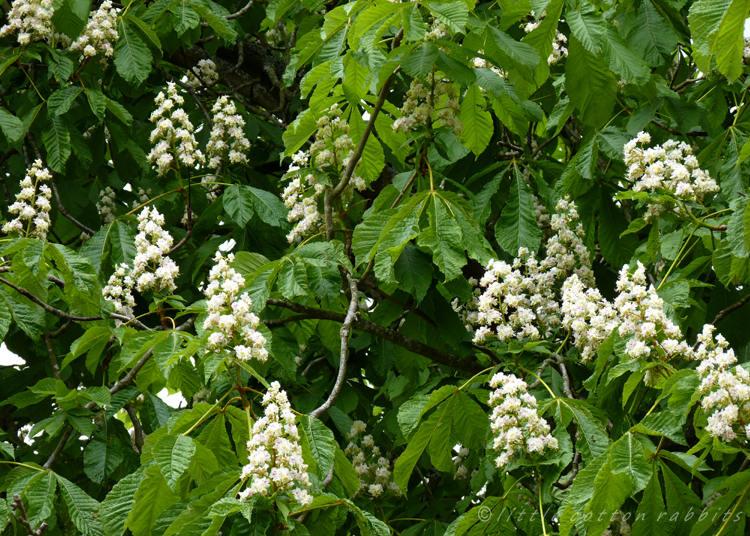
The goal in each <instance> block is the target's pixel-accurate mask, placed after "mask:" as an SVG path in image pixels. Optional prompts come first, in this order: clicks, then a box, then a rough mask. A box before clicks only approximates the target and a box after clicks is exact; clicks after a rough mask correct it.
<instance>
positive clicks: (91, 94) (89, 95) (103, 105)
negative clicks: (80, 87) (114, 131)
mask: <svg viewBox="0 0 750 536" xmlns="http://www.w3.org/2000/svg"><path fill="white" fill-rule="evenodd" d="M86 99H87V100H88V102H89V106H90V107H91V111H92V112H94V115H95V116H96V117H97V118H98V119H99V122H100V123H101V122H102V121H104V112H105V111H106V109H107V97H105V96H104V93H102V92H101V91H97V90H95V89H86Z"/></svg>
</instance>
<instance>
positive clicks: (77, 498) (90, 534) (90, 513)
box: [55, 475, 105, 536]
mask: <svg viewBox="0 0 750 536" xmlns="http://www.w3.org/2000/svg"><path fill="white" fill-rule="evenodd" d="M55 476H57V483H58V486H59V489H60V495H62V497H63V500H64V501H65V505H66V506H67V507H68V514H69V515H70V519H71V520H72V521H73V524H74V525H75V526H76V528H77V529H78V530H80V531H81V532H83V533H84V534H86V536H105V534H104V528H103V527H102V522H101V520H100V519H99V503H98V502H97V501H95V500H94V499H92V498H91V497H89V496H88V495H87V494H86V493H85V492H84V491H83V490H82V489H81V488H79V487H78V486H76V485H75V484H73V483H72V482H71V481H70V480H68V479H66V478H63V477H61V476H60V475H55Z"/></svg>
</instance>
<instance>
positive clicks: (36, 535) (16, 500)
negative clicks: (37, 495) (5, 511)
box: [2, 493, 47, 536]
mask: <svg viewBox="0 0 750 536" xmlns="http://www.w3.org/2000/svg"><path fill="white" fill-rule="evenodd" d="M10 506H11V507H12V508H15V509H16V519H18V522H19V523H20V524H21V525H23V527H24V528H25V529H26V532H27V533H28V534H29V536H41V535H42V533H43V532H44V531H45V530H47V523H46V522H42V524H41V525H39V528H38V529H36V530H34V528H33V527H32V526H31V521H29V516H28V514H26V509H25V508H24V507H23V501H22V500H21V496H20V495H19V494H17V493H16V494H15V495H13V502H11V503H10ZM2 528H3V529H4V528H5V527H4V526H3V527H2Z"/></svg>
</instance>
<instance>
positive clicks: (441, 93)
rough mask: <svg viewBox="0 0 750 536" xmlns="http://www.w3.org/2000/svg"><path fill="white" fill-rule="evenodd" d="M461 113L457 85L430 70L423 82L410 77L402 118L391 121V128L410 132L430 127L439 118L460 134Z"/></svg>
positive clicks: (461, 128)
mask: <svg viewBox="0 0 750 536" xmlns="http://www.w3.org/2000/svg"><path fill="white" fill-rule="evenodd" d="M460 113H461V105H460V104H459V103H458V90H457V88H456V85H455V84H454V83H453V82H452V81H451V80H450V79H448V78H445V77H444V76H443V74H442V73H439V72H437V73H430V74H429V75H428V76H427V80H426V82H422V81H420V80H419V79H417V78H415V79H414V80H412V82H411V86H410V87H409V91H407V92H406V100H405V101H404V104H403V106H402V107H401V117H399V118H398V119H396V121H394V122H393V130H394V131H395V132H399V131H401V132H410V131H413V130H419V129H420V128H432V126H433V123H434V122H435V121H439V122H440V124H441V125H442V126H444V127H446V128H447V129H449V130H452V131H453V132H454V133H455V134H456V136H460V135H461V133H462V131H463V123H461V121H460V120H459V118H458V116H459V114H460Z"/></svg>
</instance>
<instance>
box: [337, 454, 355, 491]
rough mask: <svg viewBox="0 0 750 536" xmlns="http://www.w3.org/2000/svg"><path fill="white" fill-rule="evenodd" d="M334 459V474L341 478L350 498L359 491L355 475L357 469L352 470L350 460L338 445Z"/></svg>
mask: <svg viewBox="0 0 750 536" xmlns="http://www.w3.org/2000/svg"><path fill="white" fill-rule="evenodd" d="M334 460H335V462H334V463H335V469H334V474H335V475H336V476H337V477H338V478H339V480H341V483H342V484H343V485H344V490H346V493H347V495H349V497H350V498H351V497H353V496H354V495H355V494H356V493H358V492H359V477H358V476H357V471H355V470H354V466H353V465H352V462H350V461H349V458H347V457H346V455H345V454H344V451H343V450H341V449H340V448H338V447H336V456H335V458H334Z"/></svg>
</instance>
